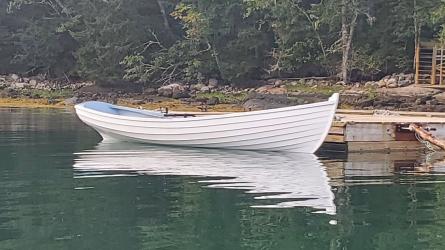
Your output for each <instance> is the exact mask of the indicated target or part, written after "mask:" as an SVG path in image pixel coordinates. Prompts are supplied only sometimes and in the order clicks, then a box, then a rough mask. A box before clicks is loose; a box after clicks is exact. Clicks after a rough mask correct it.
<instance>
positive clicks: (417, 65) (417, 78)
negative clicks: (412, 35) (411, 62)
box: [414, 44, 420, 84]
mask: <svg viewBox="0 0 445 250" xmlns="http://www.w3.org/2000/svg"><path fill="white" fill-rule="evenodd" d="M414 58H415V63H416V68H415V70H416V76H415V81H416V84H419V70H420V69H419V68H420V45H419V44H417V46H416V54H415V56H414Z"/></svg>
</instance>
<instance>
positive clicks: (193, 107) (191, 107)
mask: <svg viewBox="0 0 445 250" xmlns="http://www.w3.org/2000/svg"><path fill="white" fill-rule="evenodd" d="M118 105H123V106H127V107H136V108H139V107H141V108H144V109H150V110H159V109H160V108H168V109H169V110H171V111H179V112H200V111H202V110H201V109H200V107H201V106H200V105H197V104H196V103H195V104H194V103H190V104H188V103H184V102H181V101H180V100H174V99H171V100H165V101H161V102H153V103H144V104H141V105H136V104H132V103H131V102H130V101H128V100H125V99H121V100H119V101H118ZM207 111H208V112H240V111H244V108H243V107H242V106H240V105H236V104H218V105H214V106H208V110H207Z"/></svg>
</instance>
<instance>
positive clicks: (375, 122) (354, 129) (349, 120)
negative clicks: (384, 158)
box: [325, 110, 445, 152]
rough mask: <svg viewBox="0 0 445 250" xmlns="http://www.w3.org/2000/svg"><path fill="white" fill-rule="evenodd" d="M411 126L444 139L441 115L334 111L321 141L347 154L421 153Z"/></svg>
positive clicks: (444, 115) (442, 114) (443, 117)
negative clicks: (325, 135)
mask: <svg viewBox="0 0 445 250" xmlns="http://www.w3.org/2000/svg"><path fill="white" fill-rule="evenodd" d="M412 123H417V124H422V125H423V126H426V127H428V128H430V132H431V134H433V135H434V136H435V137H437V138H439V139H443V140H445V113H431V112H395V111H356V110H338V112H337V114H336V119H335V121H334V122H333V126H332V128H331V130H330V132H329V135H328V137H327V138H326V141H325V142H327V143H328V144H327V145H328V148H337V149H340V150H345V151H348V152H375V151H387V152H392V151H394V152H396V151H416V150H421V149H423V148H424V145H423V144H422V143H420V142H419V141H418V140H417V139H416V136H415V133H414V132H412V131H410V130H409V129H408V127H409V125H410V124H412Z"/></svg>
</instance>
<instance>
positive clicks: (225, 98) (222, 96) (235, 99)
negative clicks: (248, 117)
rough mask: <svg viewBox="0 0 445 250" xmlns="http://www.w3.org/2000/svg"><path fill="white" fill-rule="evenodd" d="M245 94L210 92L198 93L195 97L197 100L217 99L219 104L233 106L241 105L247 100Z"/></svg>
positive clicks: (246, 94)
mask: <svg viewBox="0 0 445 250" xmlns="http://www.w3.org/2000/svg"><path fill="white" fill-rule="evenodd" d="M247 96H248V93H247V92H239V93H229V94H227V93H223V92H212V93H199V94H197V95H196V98H197V99H212V98H218V101H219V103H223V104H234V103H243V102H245V101H246V100H247Z"/></svg>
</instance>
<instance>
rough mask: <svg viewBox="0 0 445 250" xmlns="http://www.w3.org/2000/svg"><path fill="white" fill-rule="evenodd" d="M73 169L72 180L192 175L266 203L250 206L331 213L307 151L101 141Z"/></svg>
mask: <svg viewBox="0 0 445 250" xmlns="http://www.w3.org/2000/svg"><path fill="white" fill-rule="evenodd" d="M74 173H75V177H76V178H87V177H95V178H100V177H106V176H118V175H132V174H137V175H172V176H192V177H197V178H198V182H200V183H201V184H202V185H204V186H206V187H210V188H225V189H239V190H245V191H246V192H247V193H251V194H253V195H254V197H255V199H257V200H263V202H266V203H267V205H252V207H263V208H288V207H310V208H313V209H315V210H316V212H318V213H326V214H335V212H336V207H335V204H334V198H335V197H334V194H333V192H332V190H331V186H330V184H329V181H330V179H329V177H328V176H327V173H326V169H325V167H324V166H323V164H322V163H321V162H320V161H319V160H318V158H317V157H316V156H315V155H312V154H298V153H286V152H256V151H235V150H220V149H198V148H180V147H163V146H151V145H144V144H135V143H106V142H102V143H100V144H99V145H97V146H96V147H95V149H93V150H86V151H83V152H79V153H76V158H75V163H74ZM201 177H202V178H201Z"/></svg>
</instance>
